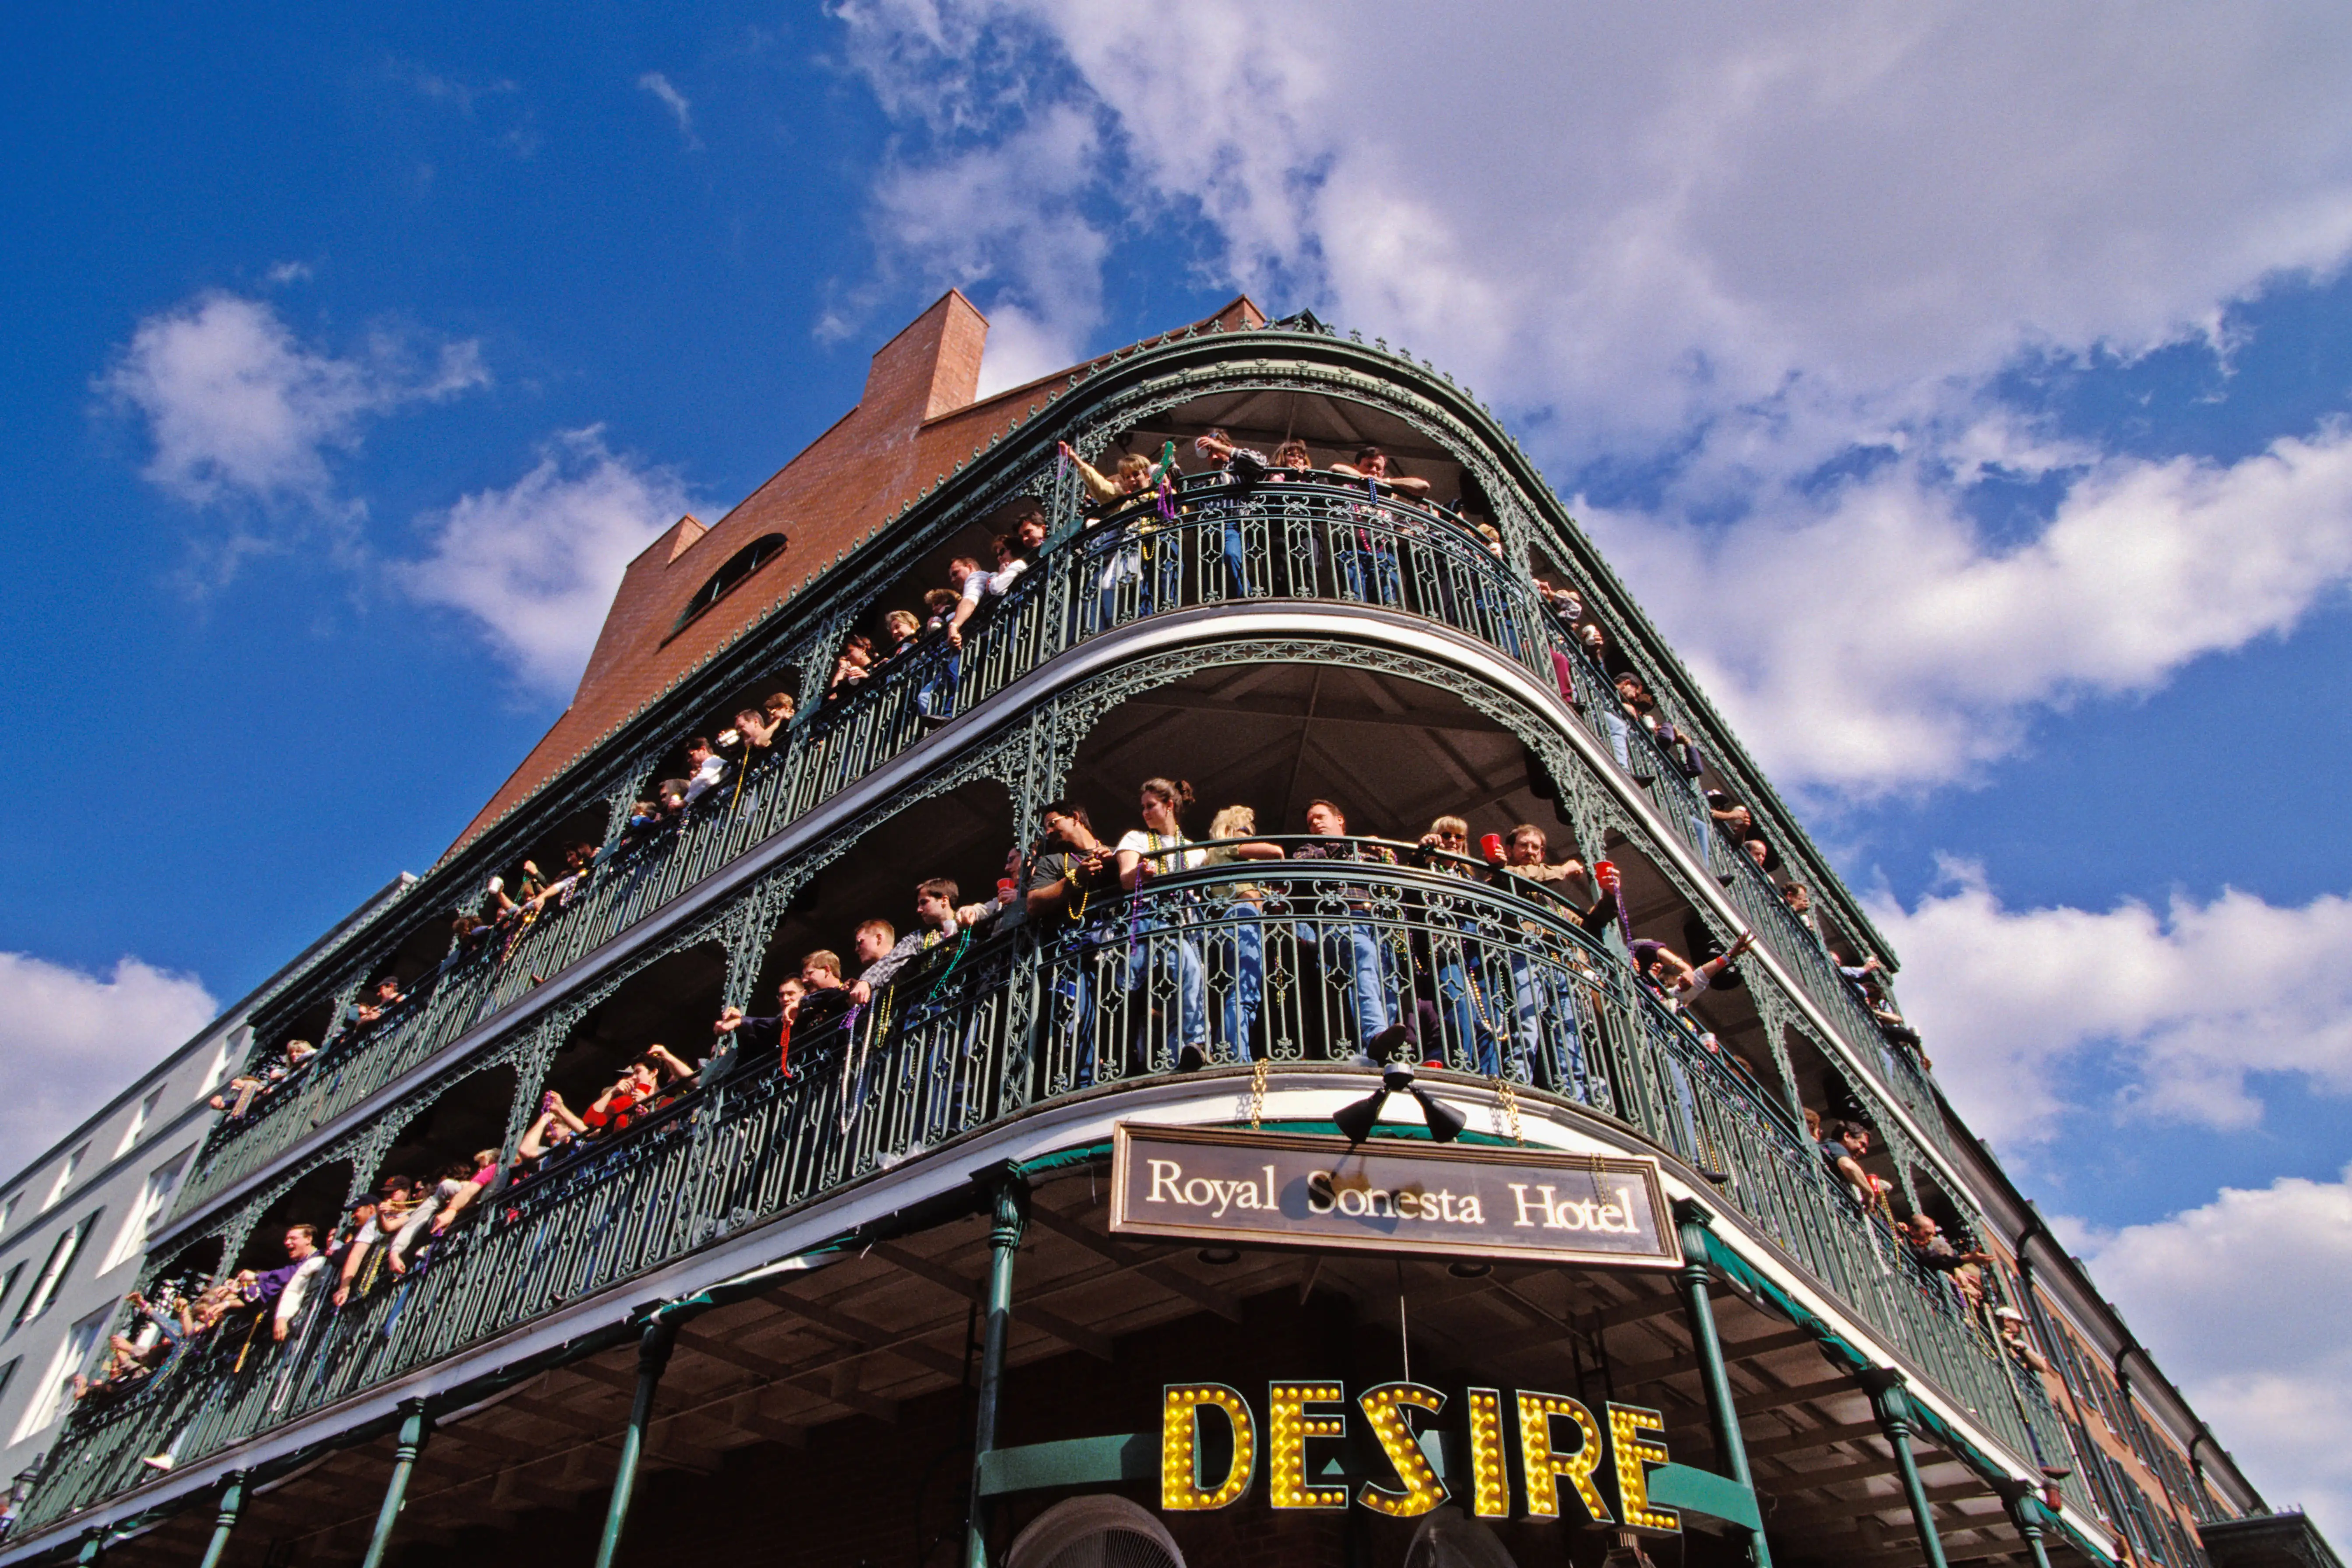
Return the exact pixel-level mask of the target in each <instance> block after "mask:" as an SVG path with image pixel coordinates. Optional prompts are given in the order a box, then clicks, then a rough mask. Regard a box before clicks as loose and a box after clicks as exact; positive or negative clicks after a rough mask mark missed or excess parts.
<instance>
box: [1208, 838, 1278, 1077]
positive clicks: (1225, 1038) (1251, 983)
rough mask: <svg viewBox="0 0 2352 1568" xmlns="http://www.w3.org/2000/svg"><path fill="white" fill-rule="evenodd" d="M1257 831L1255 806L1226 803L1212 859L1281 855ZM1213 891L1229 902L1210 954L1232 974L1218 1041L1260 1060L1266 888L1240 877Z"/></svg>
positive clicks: (1224, 862) (1236, 1054) (1228, 861)
mask: <svg viewBox="0 0 2352 1568" xmlns="http://www.w3.org/2000/svg"><path fill="white" fill-rule="evenodd" d="M1256 833H1257V813H1256V812H1255V811H1254V810H1252V809H1251V808H1250V807H1248V806H1246V805H1229V806H1227V807H1225V809H1224V810H1223V811H1221V812H1219V813H1217V815H1216V816H1214V817H1213V818H1211V819H1210V822H1209V837H1210V839H1211V840H1212V843H1211V847H1210V848H1209V850H1208V864H1210V865H1212V866H1233V865H1239V864H1240V863H1241V862H1243V861H1244V860H1279V859H1281V858H1282V846H1281V845H1279V844H1265V843H1258V842H1254V841H1253V840H1254V839H1255V835H1256ZM1212 896H1213V897H1222V898H1223V899H1224V900H1226V902H1225V906H1224V916H1223V921H1221V922H1220V923H1219V925H1218V926H1217V927H1215V928H1214V930H1213V934H1212V935H1211V937H1210V939H1209V941H1210V948H1209V959H1210V963H1212V964H1213V966H1214V967H1215V968H1216V969H1218V970H1219V971H1221V972H1222V973H1223V974H1225V975H1229V976H1230V977H1231V980H1230V984H1227V985H1226V987H1225V994H1224V998H1223V1005H1221V1006H1220V1007H1219V1008H1218V1021H1219V1022H1220V1023H1221V1024H1223V1026H1224V1030H1223V1035H1222V1036H1221V1037H1220V1038H1219V1040H1218V1042H1217V1044H1218V1048H1219V1052H1220V1054H1223V1052H1225V1051H1231V1052H1232V1053H1233V1058H1234V1060H1235V1061H1242V1062H1246V1061H1254V1060H1255V1059H1256V1058H1255V1057H1254V1056H1252V1054H1251V1052H1250V1031H1251V1030H1252V1029H1253V1028H1254V1027H1255V1026H1256V1023H1257V1014H1258V1007H1259V1005H1260V1004H1261V1003H1262V1002H1263V1001H1264V999H1265V931H1264V929H1263V926H1262V923H1261V922H1262V921H1264V919H1265V889H1264V888H1262V887H1259V886H1258V885H1257V884H1255V883H1254V882H1236V883H1234V884H1233V885H1232V886H1231V887H1229V888H1227V889H1223V891H1222V893H1219V894H1213V895H1212Z"/></svg>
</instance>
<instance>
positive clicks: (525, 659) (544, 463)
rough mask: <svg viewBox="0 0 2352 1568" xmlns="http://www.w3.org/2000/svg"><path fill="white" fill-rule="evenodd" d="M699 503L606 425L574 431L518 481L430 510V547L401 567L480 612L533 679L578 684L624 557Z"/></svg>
mask: <svg viewBox="0 0 2352 1568" xmlns="http://www.w3.org/2000/svg"><path fill="white" fill-rule="evenodd" d="M690 504H691V502H690V499H689V497H688V494H687V490H686V487H685V484H684V483H683V481H681V480H680V479H679V478H678V477H677V474H675V473H674V472H672V471H671V470H669V469H667V468H659V467H653V466H648V465H645V464H642V463H639V462H638V461H636V460H635V458H630V457H628V456H627V455H625V454H616V453H614V452H613V451H612V450H611V449H610V448H608V447H606V446H605V445H604V431H603V428H602V427H601V426H592V427H590V428H588V429H584V430H572V431H567V432H565V433H564V434H563V435H562V436H560V437H557V438H556V439H555V440H553V441H551V442H550V443H548V444H547V446H546V447H543V448H541V454H540V460H539V462H538V464H537V466H535V467H534V468H532V469H531V470H530V472H529V473H527V474H525V475H523V477H522V478H521V479H517V480H516V481H515V482H514V483H513V484H512V485H510V486H509V487H507V488H506V489H497V490H480V491H477V492H476V493H474V494H472V495H468V496H463V497H460V498H459V499H458V500H457V504H456V505H455V506H452V507H451V508H449V510H447V511H446V512H443V513H441V514H439V515H438V517H437V518H436V519H433V520H431V521H430V523H429V527H430V531H431V533H432V547H431V552H430V553H429V554H428V555H427V556H426V557H425V559H424V560H422V561H419V562H415V563H412V564H410V565H407V566H405V567H404V568H402V569H401V572H400V575H401V578H402V580H403V581H404V584H405V585H406V586H407V588H408V591H409V592H410V593H411V594H413V595H415V596H416V597H417V598H419V599H421V600H423V601H425V603H427V604H434V605H446V606H447V607H449V608H452V609H456V610H460V611H463V612H465V613H466V614H467V616H471V617H472V618H473V619H474V620H475V621H476V622H477V623H478V627H479V629H480V631H481V633H482V635H483V636H484V637H487V638H488V640H489V642H490V645H491V647H494V648H495V649H497V650H498V652H499V655H500V657H501V658H504V659H505V660H506V661H507V662H508V663H509V665H510V666H511V667H512V668H514V670H515V671H516V673H517V674H518V675H519V676H520V678H521V679H523V680H524V682H526V683H527V684H528V685H530V686H531V687H533V688H535V689H539V690H541V691H544V692H546V693H548V694H550V695H552V696H559V697H560V696H567V695H569V694H570V692H571V690H572V685H573V683H574V682H575V681H577V680H578V679H579V677H580V671H581V668H582V667H583V665H584V664H586V662H587V659H588V653H589V650H590V649H591V648H592V647H594V646H595V642H596V633H597V631H598V629H599V628H600V627H601V626H603V624H604V612H605V610H606V608H607V607H608V606H610V605H611V604H612V599H613V592H614V589H615V588H616V587H617V586H618V585H619V584H620V581H621V573H622V571H623V569H624V568H625V567H626V566H627V565H628V563H629V562H630V560H631V559H632V558H633V557H635V555H636V554H637V553H638V552H640V551H642V550H643V549H645V547H646V544H647V543H649V542H651V541H652V539H653V538H654V536H655V535H656V533H658V532H659V531H661V530H662V529H663V528H665V527H667V526H668V525H669V524H670V523H673V522H675V521H677V519H678V517H679V515H680V514H681V513H683V512H685V511H687V510H688V509H689V507H690Z"/></svg>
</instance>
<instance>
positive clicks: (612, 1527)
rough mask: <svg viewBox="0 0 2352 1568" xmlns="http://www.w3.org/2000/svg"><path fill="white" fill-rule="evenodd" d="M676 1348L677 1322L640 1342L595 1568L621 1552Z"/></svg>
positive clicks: (654, 1329) (662, 1321)
mask: <svg viewBox="0 0 2352 1568" xmlns="http://www.w3.org/2000/svg"><path fill="white" fill-rule="evenodd" d="M676 1348H677V1319H675V1318H668V1317H663V1318H656V1319H655V1320H654V1321H652V1322H649V1323H647V1324H646V1330H645V1332H644V1333H643V1334H641V1335H640V1336H638V1339H637V1394H636V1398H635V1400H634V1401H633V1402H632V1403H631V1404H630V1405H629V1425H628V1426H627V1427H625V1429H624V1430H623V1431H622V1433H621V1463H620V1468H619V1469H618V1470H617V1471H616V1472H615V1473H614V1477H613V1500H612V1501H611V1502H609V1503H608V1504H606V1505H605V1508H604V1535H603V1537H602V1538H601V1539H599V1540H598V1541H597V1542H596V1568H613V1557H614V1553H615V1552H619V1551H620V1549H621V1528H622V1526H624V1525H625V1524H627V1523H628V1521H629V1500H630V1498H631V1496H632V1495H633V1494H634V1493H635V1491H636V1488H637V1460H638V1458H640V1457H641V1456H642V1455H643V1454H644V1453H645V1451H646V1426H647V1425H648V1424H649V1423H651V1421H652V1420H653V1416H654V1396H655V1395H656V1394H657V1393H659V1392H660V1390H661V1379H662V1373H663V1372H664V1371H666V1370H667V1368H668V1366H669V1354H670V1352H671V1351H672V1350H674V1349H676Z"/></svg>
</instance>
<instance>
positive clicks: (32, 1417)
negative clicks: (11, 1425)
mask: <svg viewBox="0 0 2352 1568" xmlns="http://www.w3.org/2000/svg"><path fill="white" fill-rule="evenodd" d="M113 1316H114V1307H113V1304H112V1303H111V1302H110V1303H108V1304H107V1305H106V1306H103V1307H100V1309H99V1310H97V1311H95V1312H92V1313H91V1314H90V1315H89V1317H87V1318H84V1319H83V1320H82V1321H80V1322H79V1323H76V1324H75V1325H74V1326H73V1327H72V1328H70V1329H68V1330H67V1331H66V1337H65V1338H64V1339H63V1340H61V1341H59V1342H58V1354H57V1360H56V1361H54V1362H52V1363H50V1366H49V1375H48V1377H47V1380H46V1381H45V1382H43V1384H41V1386H40V1387H38V1388H37V1389H35V1390H34V1391H33V1397H32V1398H31V1399H29V1400H27V1401H26V1405H25V1418H24V1420H22V1421H20V1422H18V1423H17V1424H16V1436H13V1437H11V1438H9V1439H8V1441H9V1443H10V1445H11V1446H14V1445H16V1444H18V1443H21V1442H23V1441H24V1440H25V1439H26V1438H27V1437H29V1436H32V1435H33V1434H34V1433H36V1432H37V1431H39V1430H40V1429H41V1428H42V1427H44V1426H47V1425H48V1424H49V1423H50V1422H52V1421H54V1420H56V1419H57V1418H58V1411H60V1410H62V1409H64V1408H65V1407H66V1405H67V1404H68V1402H69V1401H70V1400H71V1399H72V1398H73V1380H74V1378H75V1376H76V1375H77V1374H79V1375H80V1376H83V1377H87V1376H89V1370H90V1367H91V1366H92V1364H93V1363H96V1361H97V1360H98V1350H99V1346H100V1344H102V1343H103V1342H105V1339H106V1325H107V1321H108V1320H109V1319H110V1318H112V1317H113Z"/></svg>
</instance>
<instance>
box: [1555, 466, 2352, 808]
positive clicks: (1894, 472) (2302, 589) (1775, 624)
mask: <svg viewBox="0 0 2352 1568" xmlns="http://www.w3.org/2000/svg"><path fill="white" fill-rule="evenodd" d="M1996 440H1997V438H1996V437H1992V436H1989V435H1982V434H1979V435H1978V436H1975V437H1962V439H1961V440H1958V441H1956V442H1954V443H1953V444H1952V446H1953V447H1956V448H1957V447H1962V446H1975V447H1979V448H1982V447H1987V446H1990V445H1993V444H1995V443H1996ZM2014 456H2015V454H2014V453H2011V452H2008V451H2006V450H2004V457H2005V458H2013V457H2014ZM1580 516H1581V517H1582V518H1583V520H1584V521H1585V522H1586V524H1587V526H1588V527H1589V528H1590V529H1591V531H1592V532H1593V534H1594V535H1595V537H1596V538H1597V539H1598V540H1599V541H1600V542H1601V543H1602V545H1603V547H1604V549H1605V550H1606V552H1608V553H1609V555H1610V556H1611V557H1612V561H1613V562H1614V563H1616V564H1617V566H1618V568H1619V569H1620V570H1621V571H1622V572H1624V573H1625V574H1627V575H1628V576H1629V577H1630V578H1631V579H1632V580H1633V581H1634V582H1636V583H1638V584H1642V585H1643V588H1644V589H1645V590H1646V592H1645V593H1644V595H1643V601H1644V604H1645V605H1646V607H1647V608H1648V609H1649V610H1650V611H1651V613H1652V614H1653V615H1654V616H1656V617H1657V618H1658V619H1659V621H1660V623H1661V625H1662V626H1663V627H1664V630H1665V631H1666V633H1667V635H1668V637H1669V638H1670V639H1671V640H1673V641H1674V642H1675V645H1676V647H1677V648H1678V649H1679V650H1680V651H1681V652H1682V653H1683V654H1684V655H1685V657H1686V658H1689V659H1691V661H1692V662H1693V663H1694V665H1695V666H1696V668H1697V670H1698V673H1699V676H1700V680H1701V684H1702V685H1703V686H1705V687H1706V689H1707V691H1708V693H1709V694H1710V695H1711V696H1712V697H1713V698H1714V699H1715V700H1717V702H1719V703H1721V704H1722V705H1723V706H1724V708H1725V709H1726V710H1727V712H1728V714H1729V716H1730V718H1731V720H1732V722H1733V727H1734V728H1735V729H1737V730H1738V731H1739V732H1740V733H1741V734H1742V735H1743V736H1744V737H1746V738H1747V740H1748V743H1749V744H1750V745H1751V746H1752V747H1753V748H1754V749H1755V750H1756V751H1757V752H1759V760H1760V761H1761V762H1762V763H1764V765H1765V767H1766V769H1767V771H1769V772H1773V773H1776V774H1778V775H1779V776H1781V777H1784V778H1792V779H1795V780H1798V781H1804V782H1812V783H1818V784H1828V785H1831V786H1832V787H1834V788H1837V789H1839V790H1841V791H1843V792H1845V793H1848V794H1862V793H1868V792H1870V791H1874V790H1878V789H1884V788H1888V787H1902V786H1908V785H1917V784H1928V783H1935V782H1938V781H1942V780H1947V779H1950V778H1953V777H1956V776H1959V775H1962V774H1965V773H1968V772H1969V770H1971V769H1972V768H1974V767H1975V766H1977V765H1978V764H1980V763H1984V762H1986V761H1988V760H1990V759H1992V758H1995V757H1998V756H2000V755H2002V754H2004V753H2005V752H2009V751H2010V750H2011V749H2012V748H2013V747H2014V746H2015V745H2016V744H2017V743H2018V742H2019V740H2020V738H2021V733H2022V731H2023V728H2024V721H2025V716H2026V715H2027V714H2028V713H2029V712H2030V711H2032V710H2034V709H2037V708H2046V707H2063V706H2064V705H2065V704H2066V703H2067V702H2068V701H2069V700H2073V699H2074V698H2076V697H2078V696H2081V695H2084V694H2090V693H2097V694H2114V693H2126V692H2142V691H2147V690H2149V689H2154V688H2155V687H2157V686H2158V685H2160V684H2161V683H2162V681H2163V680H2164V679H2165V678H2166V677H2167V676H2168V675H2169V674H2170V673H2171V672H2172V671H2173V670H2174V669H2176V668H2179V666H2180V665H2181V664H2183V663H2185V662H2187V661H2188V660H2189V659H2191V658H2196V657H2198V656H2199V655H2201V654H2205V653H2210V652H2213V651H2217V650H2222V649H2229V648H2234V647H2241V646H2242V645H2243V644H2245V643H2246V642H2248V641H2250V640H2252V639H2253V638H2255V637H2261V636H2263V635H2265V634H2269V633H2277V632H2284V631H2285V630H2287V629H2289V628H2291V627H2292V626H2294V624H2295V623H2296V622H2297V621H2298V620H2299V619H2300V618H2301V617H2302V616H2304V615H2305V613H2306V612H2308V611H2310V610H2311V609H2312V608H2313V606H2314V605H2315V604H2318V603H2321V602H2323V601H2324V600H2326V599H2328V598H2331V597H2336V596H2338V595H2340V591H2341V589H2342V587H2343V586H2344V584H2346V583H2347V580H2352V431H2347V429H2345V428H2342V427H2329V428H2325V429H2322V430H2321V431H2319V432H2317V433H2316V434H2315V435H2313V436H2312V437H2309V438H2307V439H2287V440H2281V441H2278V442H2276V443H2274V444H2273V446H2272V447H2270V448H2269V449H2268V450H2267V451H2265V452H2263V453H2260V454H2258V455H2256V456H2254V457H2251V458H2245V459H2243V460H2242V461H2240V462H2238V463H2235V464H2232V465H2231V466H2229V467H2226V468H2224V467H2218V466H2215V465H2212V464H2208V463H2200V462H2196V461H2192V460H2190V459H2188V458H2176V459H2173V460H2171V461H2168V462H2147V461H2126V460H2116V459H2110V460H2105V461H2098V462H2095V463H2092V464H2090V465H2089V466H2088V467H2086V468H2084V469H2083V470H2081V471H2080V472H2079V473H2076V474H2075V475H2074V476H2073V477H2072V479H2070V481H2069V483H2068V485H2067V489H2066V490H2065V493H2064V496H2063V500H2061V502H2060V504H2059V505H2058V508H2057V510H2056V514H2055V516H2054V517H2053V520H2052V521H2051V522H2050V523H2049V524H2048V526H2047V527H2046V528H2044V529H2043V530H2042V532H2041V533H2040V534H2039V536H2038V537H2035V538H2033V539H2032V540H2030V541H2028V542H2024V543H2022V544H2017V545H2001V544H1997V543H1995V542H1992V541H1990V540H1989V539H1987V538H1986V537H1985V535H1984V533H1983V531H1981V530H1980V529H1979V528H1978V527H1977V526H1976V525H1975V524H1974V523H1972V522H1971V521H1969V518H1968V516H1967V515H1966V513H1965V511H1964V510H1963V508H1962V503H1961V500H1960V498H1959V496H1958V494H1956V493H1955V491H1954V489H1953V488H1952V486H1951V485H1950V484H1948V483H1946V482H1942V481H1941V480H1940V479H1939V478H1938V477H1937V475H1936V474H1935V473H1932V472H1930V471H1928V468H1927V465H1926V464H1925V463H1924V462H1923V461H1922V460H1920V459H1917V458H1902V459H1898V460H1895V461H1894V462H1891V463H1889V464H1887V465H1885V467H1884V468H1881V469H1880V470H1879V471H1878V472H1877V473H1875V474H1874V475H1872V476H1871V477H1869V478H1867V479H1861V480H1857V481H1854V482H1852V483H1849V484H1845V485H1842V486H1839V487H1837V488H1836V489H1834V490H1832V491H1831V492H1830V493H1828V494H1827V495H1826V496H1823V497H1821V498H1819V499H1808V498H1806V497H1804V496H1802V495H1800V494H1797V493H1795V492H1793V491H1788V490H1782V491H1780V492H1778V493H1776V494H1773V495H1772V496H1771V497H1770V498H1769V500H1768V503H1767V504H1766V506H1765V507H1764V509H1763V510H1760V511H1759V512H1758V513H1756V514H1753V515H1751V516H1749V517H1748V519H1746V520H1744V521H1740V522H1738V523H1736V524H1734V525H1731V526H1730V527H1728V528H1717V529H1715V530H1703V529H1701V528H1698V527H1696V526H1688V525H1684V526H1675V525H1671V524H1667V523H1664V522H1662V521H1660V520H1659V519H1658V518H1656V517H1654V516H1628V515H1622V514H1619V515H1612V514H1611V513H1608V512H1605V511H1602V510H1599V509H1593V508H1583V509H1580Z"/></svg>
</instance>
